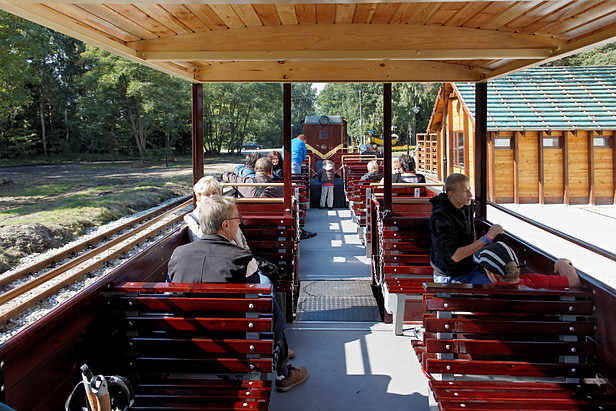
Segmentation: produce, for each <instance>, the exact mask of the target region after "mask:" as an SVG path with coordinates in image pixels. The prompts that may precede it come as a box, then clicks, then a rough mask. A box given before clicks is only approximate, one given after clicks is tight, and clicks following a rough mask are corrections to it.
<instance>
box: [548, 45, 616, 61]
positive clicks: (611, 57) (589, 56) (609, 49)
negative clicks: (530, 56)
mask: <svg viewBox="0 0 616 411" xmlns="http://www.w3.org/2000/svg"><path fill="white" fill-rule="evenodd" d="M546 65H547V66H614V65H616V43H609V44H605V45H603V46H599V47H595V48H594V49H590V50H587V51H583V52H581V53H578V54H573V55H571V56H569V57H565V58H562V59H559V60H556V61H554V62H552V63H548V64H546Z"/></svg>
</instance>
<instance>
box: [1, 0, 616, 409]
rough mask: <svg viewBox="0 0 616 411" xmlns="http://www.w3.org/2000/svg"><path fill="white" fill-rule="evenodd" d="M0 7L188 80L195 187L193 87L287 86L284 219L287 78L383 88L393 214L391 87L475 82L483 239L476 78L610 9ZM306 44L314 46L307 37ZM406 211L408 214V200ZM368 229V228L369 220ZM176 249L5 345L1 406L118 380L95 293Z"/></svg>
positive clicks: (569, 42)
mask: <svg viewBox="0 0 616 411" xmlns="http://www.w3.org/2000/svg"><path fill="white" fill-rule="evenodd" d="M231 3H233V4H231ZM0 8H1V9H3V10H6V11H8V12H10V13H13V14H16V15H18V16H22V17H24V18H26V19H29V20H32V21H35V22H37V23H40V24H43V25H45V26H47V27H51V28H53V29H57V30H60V31H62V32H64V33H66V34H68V35H71V36H74V37H76V38H79V39H82V40H84V41H87V42H89V43H92V44H95V45H98V46H100V47H103V48H104V49H106V50H108V51H110V52H112V53H115V54H118V55H121V56H125V57H127V58H129V59H131V60H133V61H137V62H139V63H142V64H145V65H147V66H150V67H154V68H156V69H158V70H161V71H163V72H166V73H170V74H172V75H175V76H177V77H180V78H184V79H186V80H187V81H191V82H192V83H193V87H192V96H193V148H194V149H193V156H194V162H193V163H194V179H195V181H196V180H198V179H199V178H200V177H201V176H202V175H203V157H202V150H201V147H202V146H203V115H202V114H203V113H202V110H203V105H202V102H203V88H202V85H201V83H203V82H229V81H231V82H241V81H253V82H257V81H258V82H281V83H284V85H283V93H284V94H283V104H284V113H283V131H284V139H285V140H284V143H285V144H284V146H285V148H286V152H285V156H284V157H285V172H286V173H288V174H286V176H285V183H286V185H285V198H284V200H283V207H282V210H283V212H284V213H286V214H288V215H291V214H292V204H291V194H292V188H291V185H290V184H291V176H290V152H289V151H288V149H289V147H290V145H291V129H292V124H291V82H328V81H329V82H383V83H384V96H383V109H384V110H383V122H384V125H383V130H384V136H383V137H384V146H385V153H384V173H385V184H384V195H383V199H382V203H379V204H380V205H379V208H380V211H384V210H390V211H392V210H393V211H395V207H394V205H395V204H396V201H393V200H392V189H391V180H390V179H389V177H388V176H389V175H391V151H390V148H391V147H390V144H391V139H390V132H391V117H392V113H391V101H392V96H391V91H392V87H391V83H392V82H443V81H456V82H461V81H464V82H476V83H477V88H476V99H475V102H476V123H475V128H476V133H475V138H476V142H477V144H476V152H475V153H473V154H474V157H473V159H474V165H475V169H476V174H475V182H476V190H475V192H476V196H477V200H478V202H479V205H480V207H479V220H478V223H477V224H478V230H479V231H481V229H482V227H483V225H484V224H489V223H488V222H487V221H486V220H485V217H486V213H485V207H486V205H487V201H486V200H487V195H486V194H487V190H488V187H487V179H486V175H487V146H488V144H487V138H486V134H487V130H486V124H487V123H486V100H487V94H486V90H487V89H486V87H485V83H486V82H488V81H490V79H492V78H497V77H499V76H502V75H505V74H507V73H511V72H514V71H517V70H520V69H522V68H524V67H528V66H533V65H537V64H540V63H542V62H548V61H551V60H554V59H557V58H560V57H564V56H567V55H569V54H572V53H574V52H577V51H581V50H584V49H586V48H588V47H590V46H592V45H595V44H601V43H604V42H608V41H611V40H613V39H614V36H615V35H614V22H615V21H616V3H614V2H608V1H606V2H588V1H585V0H571V1H548V2H535V1H526V2H508V1H494V2H485V1H459V2H432V1H418V2H412V1H411V2H401V3H378V2H377V3H370V2H338V3H323V2H312V3H311V2H308V3H306V4H301V5H300V4H291V3H289V4H284V3H276V4H263V3H262V2H255V1H245V2H224V1H223V2H222V3H221V4H210V3H202V4H188V3H187V4H172V5H160V4H158V3H156V2H155V1H149V0H145V1H142V2H140V3H136V4H130V5H129V4H126V5H120V6H118V5H117V4H112V3H109V4H106V3H105V2H104V1H96V0H95V1H91V2H88V4H85V3H84V4H77V3H75V4H72V3H71V2H70V1H69V2H65V3H61V2H46V1H41V2H37V3H33V2H27V1H11V0H4V1H2V2H0ZM316 23H318V24H316ZM308 37H309V38H311V39H314V41H310V42H306V38H308ZM469 165H470V164H469ZM396 207H397V206H396ZM402 212H405V213H412V210H411V209H410V208H409V207H408V205H407V206H406V207H404V208H403V210H402ZM401 217H404V218H405V219H406V220H404V221H406V222H407V223H408V224H409V227H412V226H413V224H415V223H416V221H415V220H414V219H415V216H413V215H406V216H401ZM372 221H373V223H374V224H376V223H378V215H376V214H375V218H373V220H372ZM417 224H421V222H418V223H417ZM375 230H378V227H375ZM407 232H409V233H411V234H413V233H416V231H415V230H407ZM186 240H187V239H186V233H185V230H183V229H182V230H179V231H177V232H176V233H174V234H172V235H171V236H169V237H167V238H166V239H165V240H164V241H162V242H160V243H158V244H157V245H156V246H154V247H153V248H151V249H150V250H148V252H147V253H144V254H142V255H140V256H137V257H134V258H133V259H131V261H129V262H128V263H127V264H125V265H123V266H122V267H121V268H120V269H118V270H116V271H115V272H114V273H113V275H111V276H110V277H108V278H107V279H105V280H101V281H99V282H97V283H95V284H93V285H92V286H90V287H89V288H88V289H87V290H86V291H85V292H84V293H82V294H80V295H79V296H78V297H75V298H73V299H71V300H70V301H68V302H66V303H64V304H62V305H61V306H59V307H57V308H56V309H55V310H54V311H52V312H51V313H50V314H49V315H48V316H46V317H44V318H43V319H41V320H39V321H38V322H37V323H36V324H34V325H32V326H30V327H29V328H28V329H27V330H26V331H24V332H22V333H20V334H18V335H16V336H15V337H13V338H12V339H10V340H9V341H8V342H6V343H5V344H3V345H2V347H0V357H1V358H0V360H1V363H0V376H1V378H2V390H1V393H0V395H1V396H2V397H3V398H1V399H2V400H3V402H5V403H7V404H8V405H9V406H12V407H14V408H17V409H19V410H26V409H28V410H29V409H32V410H47V409H58V408H61V407H62V404H63V402H64V400H65V399H66V397H67V396H68V394H69V393H70V390H71V389H72V387H73V386H74V384H75V383H76V382H77V381H78V380H79V376H78V366H79V365H80V364H81V363H84V362H87V363H89V364H90V365H91V366H92V368H93V369H95V370H96V372H97V373H99V372H100V373H107V372H109V373H115V370H109V368H108V367H109V366H110V365H111V364H113V361H111V360H113V354H112V351H113V350H112V349H110V346H109V341H110V340H109V338H108V337H109V334H108V332H109V331H110V330H112V329H113V324H109V321H108V318H109V317H108V316H107V315H106V309H105V303H106V299H105V298H104V297H105V296H104V293H105V292H106V291H107V290H108V289H109V283H110V282H116V281H131V282H136V281H161V280H162V279H163V278H164V273H165V271H166V264H167V262H168V259H169V257H170V255H171V253H172V250H173V249H174V248H175V247H176V246H178V245H180V244H182V243H184V242H185V241H186ZM509 240H510V241H511V244H512V245H515V244H518V246H517V248H516V251H520V252H524V253H526V258H525V260H526V262H527V266H529V267H533V268H534V270H536V271H539V272H549V269H550V268H551V267H550V266H551V257H550V256H547V255H545V254H544V253H542V252H541V251H540V250H538V249H537V248H535V247H533V246H532V245H530V244H527V243H525V242H524V241H523V239H515V238H511V239H509ZM582 278H583V283H584V285H585V286H586V287H588V289H589V290H590V291H591V293H592V294H593V299H594V315H593V318H594V328H595V332H594V334H593V337H592V338H593V341H594V342H596V344H595V346H594V347H595V351H594V355H595V356H596V359H597V362H598V364H599V367H600V376H601V377H602V378H604V379H605V380H604V381H605V382H606V383H609V384H612V386H613V385H614V384H615V383H616V371H615V370H616V326H615V325H616V314H614V310H613V306H614V302H615V301H616V292H615V291H614V290H613V289H611V288H610V287H607V286H605V285H604V284H601V283H600V282H598V281H596V280H595V279H593V278H592V277H591V276H588V275H582ZM110 326H111V327H112V328H109V327H110ZM111 348H113V347H111ZM531 406H532V404H531ZM606 409H607V408H606Z"/></svg>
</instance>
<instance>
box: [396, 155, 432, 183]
mask: <svg viewBox="0 0 616 411" xmlns="http://www.w3.org/2000/svg"><path fill="white" fill-rule="evenodd" d="M398 164H399V165H400V172H399V173H398V174H394V175H393V176H392V177H391V182H392V183H425V182H426V178H425V177H424V175H423V174H417V173H415V159H414V158H413V157H411V156H409V155H408V154H402V155H401V156H400V157H399V158H398Z"/></svg>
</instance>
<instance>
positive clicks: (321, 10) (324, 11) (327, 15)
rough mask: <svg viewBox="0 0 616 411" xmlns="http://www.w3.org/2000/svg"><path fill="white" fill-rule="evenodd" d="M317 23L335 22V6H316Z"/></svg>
mask: <svg viewBox="0 0 616 411" xmlns="http://www.w3.org/2000/svg"><path fill="white" fill-rule="evenodd" d="M316 13H317V17H316V19H317V23H319V24H332V23H334V22H335V21H336V5H335V4H317V5H316Z"/></svg>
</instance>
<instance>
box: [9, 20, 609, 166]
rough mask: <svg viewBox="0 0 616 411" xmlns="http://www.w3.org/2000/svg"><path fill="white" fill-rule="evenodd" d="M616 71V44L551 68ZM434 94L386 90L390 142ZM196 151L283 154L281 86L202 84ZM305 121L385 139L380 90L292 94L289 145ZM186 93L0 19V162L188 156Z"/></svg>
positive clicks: (417, 125)
mask: <svg viewBox="0 0 616 411" xmlns="http://www.w3.org/2000/svg"><path fill="white" fill-rule="evenodd" d="M551 64H555V65H607V64H611V65H614V64H616V43H612V44H607V45H604V46H602V47H598V48H596V49H593V50H589V51H586V52H584V53H580V54H577V55H573V56H570V57H567V58H565V59H561V60H558V61H555V62H553V63H551ZM438 89H439V84H420V83H394V84H393V87H392V116H393V118H392V125H393V126H394V127H395V128H394V129H393V130H392V132H394V133H396V134H398V135H399V136H400V138H401V142H402V143H406V142H407V141H408V137H409V135H410V134H412V133H417V132H423V131H425V130H426V128H427V124H428V121H429V119H430V116H431V114H432V109H433V106H434V102H435V100H436V94H437V92H438ZM203 94H204V104H203V105H204V150H205V151H206V153H219V152H221V151H223V150H229V151H230V152H236V151H239V150H240V149H241V146H242V143H244V142H248V141H252V142H256V143H259V144H261V145H263V146H266V147H280V146H281V145H282V115H283V113H282V85H281V84H265V83H236V84H230V83H227V84H223V83H210V84H204V87H203ZM312 114H318V115H340V116H342V117H343V118H344V119H345V120H346V121H347V124H348V132H349V134H350V135H351V137H352V138H353V139H354V142H355V143H356V144H359V143H361V142H362V141H363V139H364V137H368V136H369V134H370V130H372V133H373V134H374V135H376V136H381V135H382V134H383V129H382V128H383V85H382V84H375V83H365V84H348V83H340V84H327V85H326V86H325V87H324V88H323V90H322V91H321V92H320V93H319V94H318V95H317V91H316V89H315V88H313V87H312V84H310V83H296V84H293V85H292V124H293V135H297V134H299V133H300V132H301V121H302V120H303V119H304V118H305V117H306V116H307V115H312ZM190 120H191V101H190V83H188V82H187V81H184V80H179V79H177V78H174V77H171V76H169V75H167V74H164V73H161V72H158V71H156V70H153V69H150V68H148V67H145V66H142V65H139V64H136V63H133V62H130V61H128V60H126V59H124V58H121V57H118V56H116V55H113V54H110V53H107V52H105V51H103V50H101V49H98V48H96V47H93V46H86V45H84V44H83V43H81V42H80V41H78V40H75V39H73V38H70V37H67V36H64V35H62V34H60V33H57V32H54V31H52V30H50V29H47V28H44V27H41V26H39V25H36V24H34V23H31V22H28V21H25V20H22V19H20V18H18V17H16V16H13V15H11V14H8V13H5V12H0V158H1V159H5V158H16V159H28V158H30V157H48V156H54V155H55V156H60V157H62V158H67V159H79V158H81V157H84V158H103V159H110V160H114V159H118V158H121V157H131V158H134V157H137V158H139V159H141V161H145V160H146V159H148V158H161V157H162V156H163V155H165V156H166V155H167V154H173V153H177V154H183V153H186V154H188V153H190V150H191V133H190V128H191V124H190Z"/></svg>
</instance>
